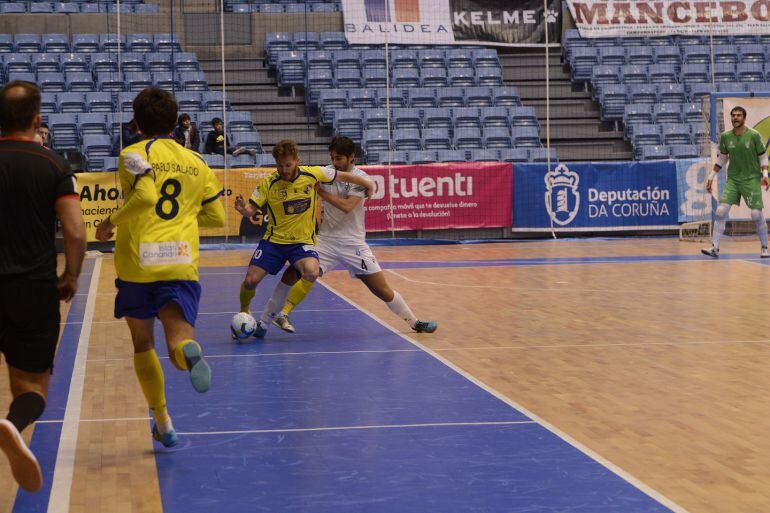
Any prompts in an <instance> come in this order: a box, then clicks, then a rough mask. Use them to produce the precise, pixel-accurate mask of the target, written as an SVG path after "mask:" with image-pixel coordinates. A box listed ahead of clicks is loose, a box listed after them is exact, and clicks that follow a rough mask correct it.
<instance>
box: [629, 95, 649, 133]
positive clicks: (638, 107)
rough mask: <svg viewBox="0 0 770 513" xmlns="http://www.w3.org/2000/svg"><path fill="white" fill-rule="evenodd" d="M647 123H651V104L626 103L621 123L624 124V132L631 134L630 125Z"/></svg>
mask: <svg viewBox="0 0 770 513" xmlns="http://www.w3.org/2000/svg"><path fill="white" fill-rule="evenodd" d="M641 123H647V124H652V105H651V104H647V103H632V104H630V105H626V109H625V112H624V113H623V124H624V125H626V133H627V134H628V135H632V133H633V129H632V128H631V127H633V126H635V125H638V124H641Z"/></svg>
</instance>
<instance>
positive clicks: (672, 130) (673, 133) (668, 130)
mask: <svg viewBox="0 0 770 513" xmlns="http://www.w3.org/2000/svg"><path fill="white" fill-rule="evenodd" d="M660 135H661V138H662V142H663V144H664V145H665V146H672V145H674V144H690V143H691V141H692V138H691V134H690V127H689V125H685V124H683V123H663V124H661V125H660Z"/></svg>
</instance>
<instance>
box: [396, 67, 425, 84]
mask: <svg viewBox="0 0 770 513" xmlns="http://www.w3.org/2000/svg"><path fill="white" fill-rule="evenodd" d="M391 83H392V84H393V87H420V73H419V71H418V70H417V68H395V69H393V71H392V74H391Z"/></svg>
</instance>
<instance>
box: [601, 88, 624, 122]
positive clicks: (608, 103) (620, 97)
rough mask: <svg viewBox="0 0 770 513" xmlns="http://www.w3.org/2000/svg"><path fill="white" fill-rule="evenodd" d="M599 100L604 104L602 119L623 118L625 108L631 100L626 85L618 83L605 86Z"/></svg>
mask: <svg viewBox="0 0 770 513" xmlns="http://www.w3.org/2000/svg"><path fill="white" fill-rule="evenodd" d="M599 100H600V103H601V106H602V114H601V116H602V121H607V120H616V119H622V118H623V110H624V109H625V108H626V104H627V103H628V101H629V100H628V91H627V89H626V86H624V85H621V84H618V85H608V86H606V87H604V88H603V89H602V94H601V97H600V99H599Z"/></svg>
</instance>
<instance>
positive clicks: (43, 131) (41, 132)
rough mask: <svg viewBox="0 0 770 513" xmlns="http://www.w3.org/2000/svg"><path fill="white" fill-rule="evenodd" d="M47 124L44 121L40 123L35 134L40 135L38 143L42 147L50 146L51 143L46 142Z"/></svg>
mask: <svg viewBox="0 0 770 513" xmlns="http://www.w3.org/2000/svg"><path fill="white" fill-rule="evenodd" d="M48 133H49V130H48V125H47V124H46V123H40V128H38V129H37V135H39V136H40V145H41V146H42V147H43V148H50V147H51V144H50V143H49V142H48Z"/></svg>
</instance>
